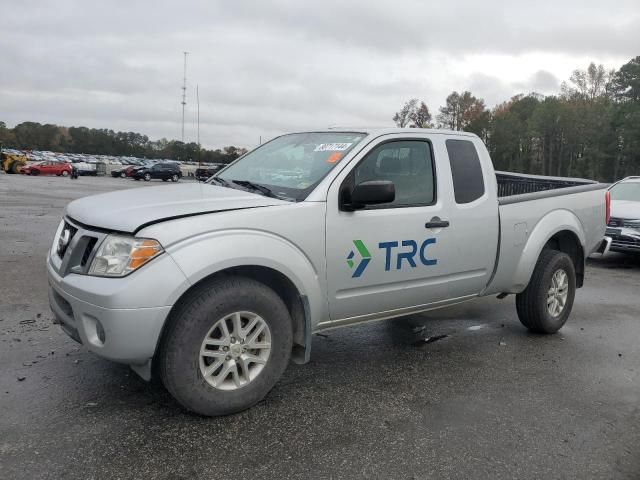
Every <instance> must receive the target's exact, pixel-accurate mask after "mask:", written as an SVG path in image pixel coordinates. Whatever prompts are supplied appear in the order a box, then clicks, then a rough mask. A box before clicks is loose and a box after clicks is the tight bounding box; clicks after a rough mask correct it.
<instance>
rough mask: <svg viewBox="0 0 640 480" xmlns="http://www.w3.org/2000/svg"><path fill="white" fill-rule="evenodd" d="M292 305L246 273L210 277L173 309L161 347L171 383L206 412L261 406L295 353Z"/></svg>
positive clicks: (183, 399) (180, 396)
mask: <svg viewBox="0 0 640 480" xmlns="http://www.w3.org/2000/svg"><path fill="white" fill-rule="evenodd" d="M291 346H292V326H291V317H290V316H289V311H288V310H287V307H286V306H285V305H284V303H283V302H282V300H281V299H280V297H279V296H278V295H277V294H276V293H275V292H274V291H273V290H271V289H270V288H269V287H267V286H266V285H264V284H262V283H259V282H257V281H255V280H251V279H248V278H242V277H225V278H219V279H216V280H214V281H211V282H207V283H205V284H203V285H202V286H200V287H198V288H196V289H195V290H194V291H193V292H192V293H190V294H189V295H188V298H187V299H186V300H185V301H183V302H182V303H181V304H180V306H179V307H178V308H177V310H176V311H175V312H174V313H173V314H172V318H171V319H170V323H169V326H168V328H167V331H166V333H165V334H164V337H163V341H162V344H161V348H160V353H159V367H160V374H161V377H162V380H163V383H164V385H165V386H166V388H167V390H169V392H170V393H171V394H172V395H173V396H174V397H175V398H176V399H177V400H178V401H179V402H180V403H181V404H182V405H183V406H184V407H186V408H187V409H189V410H191V411H194V412H196V413H199V414H201V415H209V416H213V415H226V414H230V413H235V412H239V411H241V410H244V409H246V408H249V407H251V406H252V405H255V404H256V403H257V402H259V401H260V400H261V399H262V398H264V397H265V395H266V394H267V393H268V392H269V391H270V390H271V388H273V386H274V385H275V383H276V382H277V381H278V379H279V378H280V377H281V375H282V373H283V372H284V370H285V369H286V367H287V365H288V363H289V358H290V356H291Z"/></svg>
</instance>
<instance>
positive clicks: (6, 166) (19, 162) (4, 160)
mask: <svg viewBox="0 0 640 480" xmlns="http://www.w3.org/2000/svg"><path fill="white" fill-rule="evenodd" d="M26 164H27V156H26V155H24V154H22V153H9V152H6V151H2V145H0V165H2V170H3V171H5V172H7V173H20V168H21V167H23V166H25V165H26Z"/></svg>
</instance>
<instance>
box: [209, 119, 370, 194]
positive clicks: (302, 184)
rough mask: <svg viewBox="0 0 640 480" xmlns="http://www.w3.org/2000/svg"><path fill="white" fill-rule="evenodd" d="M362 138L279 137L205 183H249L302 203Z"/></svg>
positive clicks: (348, 135)
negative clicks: (219, 180) (217, 180)
mask: <svg viewBox="0 0 640 480" xmlns="http://www.w3.org/2000/svg"><path fill="white" fill-rule="evenodd" d="M365 136H366V134H365V133H353V132H316V133H293V134H289V135H283V136H281V137H278V138H275V139H274V140H271V141H270V142H268V143H265V144H264V145H262V146H260V147H258V148H257V149H255V150H253V151H252V152H249V153H248V154H246V155H245V156H244V157H242V158H240V159H238V160H237V161H236V162H235V163H233V164H232V165H230V166H229V167H228V168H226V169H225V170H224V171H222V172H220V174H218V175H216V177H213V178H211V179H210V180H209V183H211V182H214V181H215V178H219V179H220V178H221V179H222V180H225V181H227V182H235V181H240V182H244V183H245V184H247V183H248V182H250V183H251V184H255V185H259V186H262V187H267V188H268V189H269V190H271V192H272V193H273V194H274V195H276V196H278V197H281V198H283V199H288V200H295V201H300V200H304V199H305V198H306V197H307V195H309V193H311V191H312V190H313V189H314V188H315V186H316V185H317V184H318V183H319V182H320V180H322V179H323V178H324V177H325V176H326V175H327V174H328V173H329V172H330V171H331V170H332V169H333V168H334V167H335V166H336V165H337V164H338V163H340V161H341V160H342V159H343V158H344V157H346V156H347V154H348V153H349V152H350V151H351V150H352V149H353V148H354V147H355V146H356V145H357V144H358V143H359V142H360V141H361V140H362V139H363V138H364V137H365Z"/></svg>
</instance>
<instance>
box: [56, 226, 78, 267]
mask: <svg viewBox="0 0 640 480" xmlns="http://www.w3.org/2000/svg"><path fill="white" fill-rule="evenodd" d="M76 233H78V229H77V228H76V227H74V226H73V225H71V224H70V223H69V222H66V221H65V222H64V227H63V229H62V232H60V237H59V238H58V248H57V252H58V256H59V257H60V258H64V254H65V253H66V252H67V249H68V248H69V245H70V244H71V240H73V237H74V236H75V235H76Z"/></svg>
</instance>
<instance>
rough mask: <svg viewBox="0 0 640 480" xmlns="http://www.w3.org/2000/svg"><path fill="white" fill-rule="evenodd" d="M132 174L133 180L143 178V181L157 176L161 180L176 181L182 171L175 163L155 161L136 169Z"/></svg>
mask: <svg viewBox="0 0 640 480" xmlns="http://www.w3.org/2000/svg"><path fill="white" fill-rule="evenodd" d="M132 176H133V178H134V179H135V180H144V181H145V182H148V181H149V180H151V179H152V178H159V179H161V180H162V181H163V182H166V181H167V180H171V181H172V182H177V181H178V180H179V179H180V178H181V177H182V172H181V171H180V167H179V166H178V164H177V163H156V164H155V165H151V166H148V167H144V168H140V169H138V170H136V171H135V172H134V173H133V175H132Z"/></svg>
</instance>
